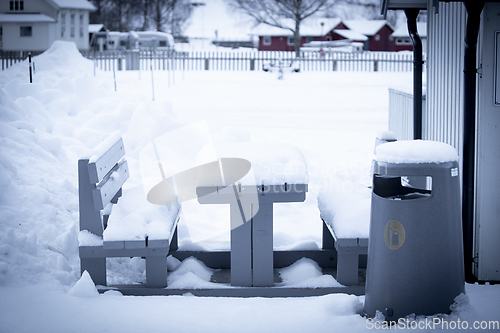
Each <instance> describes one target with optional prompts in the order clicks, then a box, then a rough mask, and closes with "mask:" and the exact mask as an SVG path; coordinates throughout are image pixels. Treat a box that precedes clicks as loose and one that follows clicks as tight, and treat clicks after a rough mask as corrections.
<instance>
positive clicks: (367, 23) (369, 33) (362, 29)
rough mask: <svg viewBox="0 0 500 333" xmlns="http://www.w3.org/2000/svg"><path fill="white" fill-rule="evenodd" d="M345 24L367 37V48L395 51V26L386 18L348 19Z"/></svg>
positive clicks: (370, 49)
mask: <svg viewBox="0 0 500 333" xmlns="http://www.w3.org/2000/svg"><path fill="white" fill-rule="evenodd" d="M343 23H344V26H345V27H346V28H347V29H349V30H352V31H356V32H359V33H361V34H363V35H365V36H366V37H368V41H366V42H365V50H369V51H394V39H393V37H392V33H393V32H394V28H393V27H392V26H391V25H390V24H389V23H388V22H387V21H385V20H346V21H343Z"/></svg>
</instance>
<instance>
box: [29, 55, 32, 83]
mask: <svg viewBox="0 0 500 333" xmlns="http://www.w3.org/2000/svg"><path fill="white" fill-rule="evenodd" d="M28 57H29V58H30V83H33V73H32V71H31V52H30V53H28Z"/></svg>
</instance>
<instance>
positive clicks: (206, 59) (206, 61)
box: [205, 58, 210, 71]
mask: <svg viewBox="0 0 500 333" xmlns="http://www.w3.org/2000/svg"><path fill="white" fill-rule="evenodd" d="M209 64H210V62H209V60H208V58H205V70H206V71H208V70H209Z"/></svg>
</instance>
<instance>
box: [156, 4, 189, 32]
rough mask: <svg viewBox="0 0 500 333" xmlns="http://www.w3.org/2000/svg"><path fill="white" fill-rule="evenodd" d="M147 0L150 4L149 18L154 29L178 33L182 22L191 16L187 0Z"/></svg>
mask: <svg viewBox="0 0 500 333" xmlns="http://www.w3.org/2000/svg"><path fill="white" fill-rule="evenodd" d="M149 1H150V3H151V5H152V13H151V20H152V22H153V24H154V26H155V27H156V30H157V31H165V30H167V31H168V30H170V32H171V33H172V34H173V35H176V34H180V32H181V30H182V27H183V24H184V23H185V22H186V21H187V19H188V18H189V17H190V16H191V12H192V8H191V3H190V2H189V1H188V0H149Z"/></svg>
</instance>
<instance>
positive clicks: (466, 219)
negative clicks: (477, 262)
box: [462, 0, 484, 283]
mask: <svg viewBox="0 0 500 333" xmlns="http://www.w3.org/2000/svg"><path fill="white" fill-rule="evenodd" d="M464 5H465V8H466V9H467V30H466V36H465V55H464V136H463V156H462V157H463V179H462V182H463V190H462V228H463V242H464V269H465V281H466V282H468V283H472V282H474V280H475V277H474V271H473V270H474V189H475V183H474V176H475V167H474V166H475V163H476V156H475V155H476V151H475V146H476V74H477V70H476V61H477V59H476V52H477V38H478V34H479V24H480V22H481V12H482V10H483V7H484V1H478V0H474V1H470V0H469V1H464Z"/></svg>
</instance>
